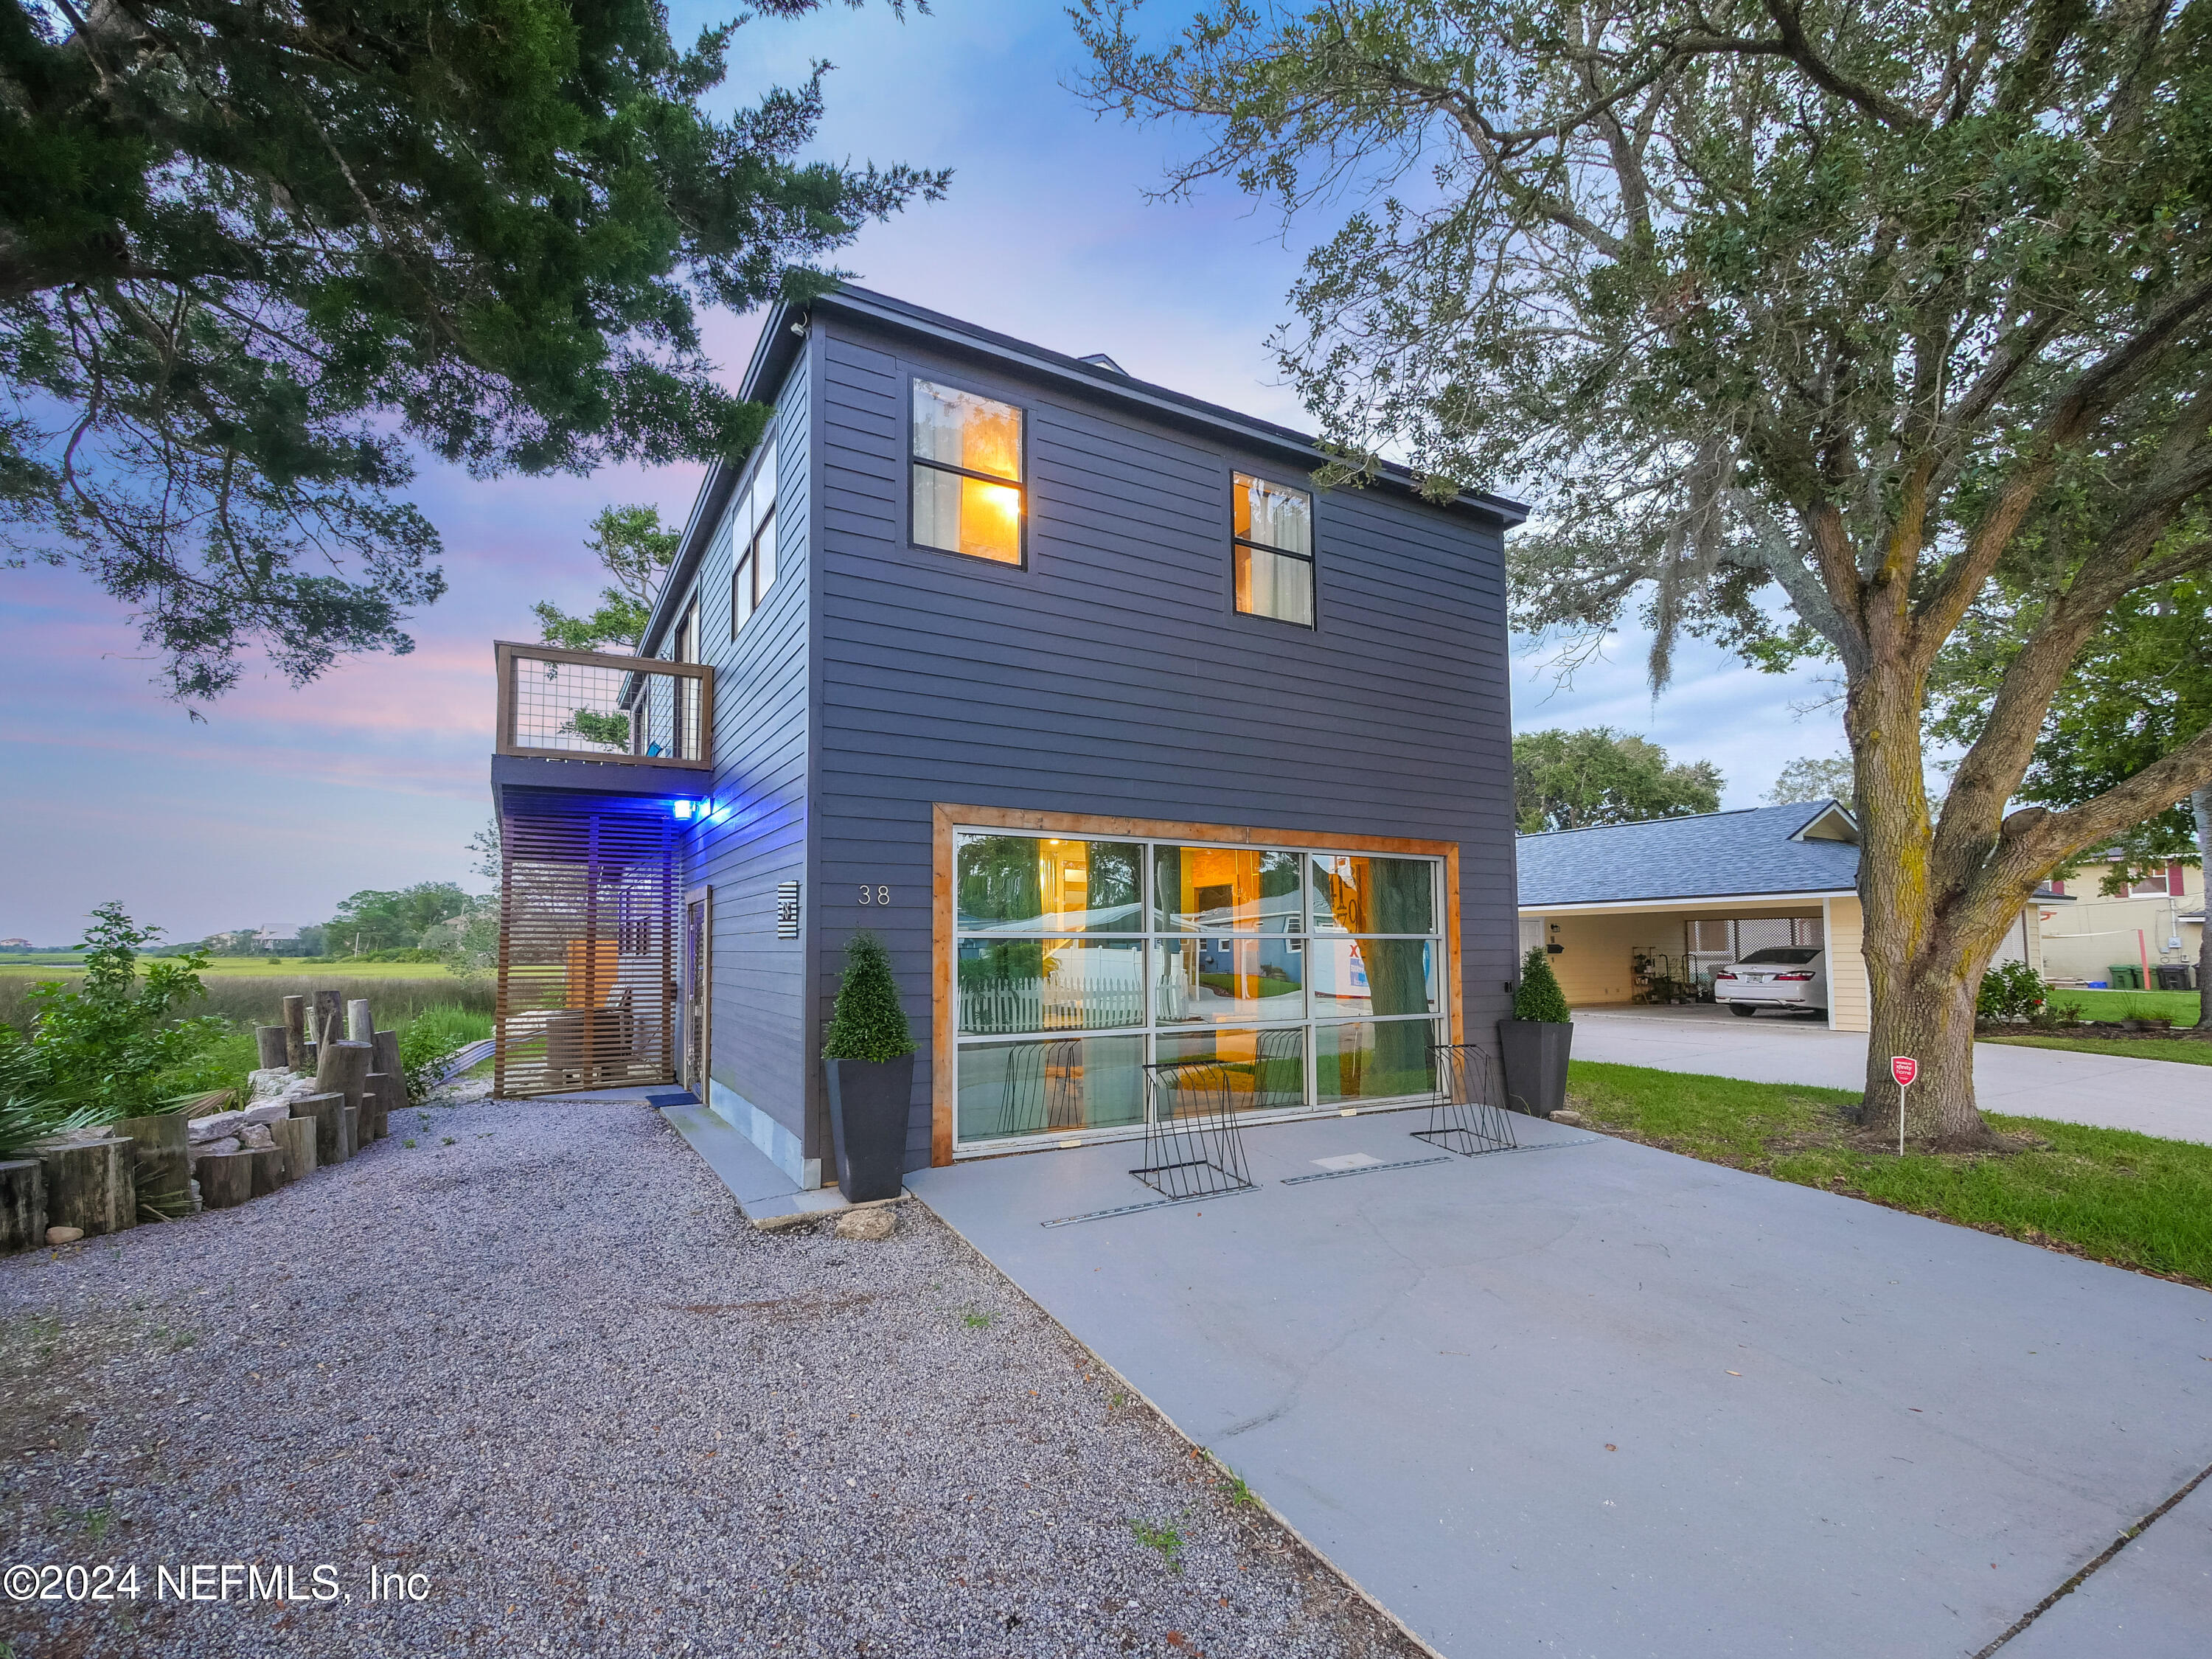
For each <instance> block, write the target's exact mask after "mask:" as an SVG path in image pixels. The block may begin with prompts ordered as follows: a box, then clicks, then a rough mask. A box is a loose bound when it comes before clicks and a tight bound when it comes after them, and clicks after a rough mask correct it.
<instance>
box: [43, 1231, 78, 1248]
mask: <svg viewBox="0 0 2212 1659" xmlns="http://www.w3.org/2000/svg"><path fill="white" fill-rule="evenodd" d="M82 1237H84V1229H83V1228H82V1227H49V1228H47V1229H46V1243H49V1244H74V1243H76V1242H77V1240H79V1239H80V1238H82Z"/></svg>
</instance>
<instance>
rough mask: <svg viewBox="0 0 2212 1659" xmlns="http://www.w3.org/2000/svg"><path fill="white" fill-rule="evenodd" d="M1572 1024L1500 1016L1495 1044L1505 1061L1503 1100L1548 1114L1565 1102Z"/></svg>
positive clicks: (1518, 1109)
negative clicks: (1496, 1043)
mask: <svg viewBox="0 0 2212 1659" xmlns="http://www.w3.org/2000/svg"><path fill="white" fill-rule="evenodd" d="M1574 1036H1575V1028H1574V1027H1573V1026H1572V1025H1569V1024H1564V1023H1560V1022H1555V1021H1552V1020H1547V1019H1501V1020H1499V1021H1498V1051H1499V1053H1500V1054H1502V1055H1503V1056H1504V1060H1505V1103H1506V1104H1507V1105H1509V1106H1510V1107H1511V1108H1512V1109H1514V1110H1515V1111H1516V1112H1526V1113H1528V1115H1530V1116H1532V1117H1549V1116H1551V1115H1552V1114H1553V1113H1554V1112H1556V1111H1558V1110H1559V1108H1560V1107H1562V1106H1564V1105H1565V1104H1566V1103H1567V1051H1568V1049H1569V1048H1571V1047H1572V1046H1573V1044H1574Z"/></svg>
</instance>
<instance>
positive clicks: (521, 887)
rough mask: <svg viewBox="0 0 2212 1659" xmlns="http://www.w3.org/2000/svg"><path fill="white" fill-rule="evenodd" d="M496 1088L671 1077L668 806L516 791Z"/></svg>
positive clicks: (505, 853)
mask: <svg viewBox="0 0 2212 1659" xmlns="http://www.w3.org/2000/svg"><path fill="white" fill-rule="evenodd" d="M500 845H501V879H500V918H499V921H500V932H499V998H498V1003H497V1006H496V1010H495V1019H496V1022H497V1024H496V1030H495V1043H496V1047H495V1049H494V1056H493V1073H494V1085H493V1086H494V1089H495V1092H496V1093H497V1094H499V1095H501V1096H502V1097H516V1096H523V1095H541V1094H554V1093H558V1092H560V1091H564V1090H570V1089H605V1088H614V1087H620V1086H626V1085H633V1084H659V1083H669V1082H672V1081H673V1080H674V1079H675V1075H676V1036H677V1012H678V1011H677V1004H678V990H677V985H676V967H677V955H676V951H677V927H678V921H679V918H680V915H681V900H682V893H681V889H680V885H679V882H680V872H679V870H678V863H679V858H678V854H679V850H680V849H679V848H678V843H677V826H676V824H675V823H674V822H673V820H672V817H671V813H670V811H669V807H668V803H667V802H665V801H661V800H617V801H580V800H576V799H568V798H562V797H559V796H544V795H524V794H520V793H510V795H509V796H508V799H507V810H506V811H505V813H504V814H503V815H502V816H501V820H500Z"/></svg>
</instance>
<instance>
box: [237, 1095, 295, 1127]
mask: <svg viewBox="0 0 2212 1659" xmlns="http://www.w3.org/2000/svg"><path fill="white" fill-rule="evenodd" d="M241 1115H242V1116H243V1117H244V1118H245V1120H246V1122H247V1123H249V1124H254V1125H259V1124H263V1123H282V1122H283V1121H284V1120H285V1119H286V1118H288V1117H289V1116H291V1115H292V1108H291V1104H290V1103H289V1102H288V1101H283V1100H270V1101H264V1102H262V1103H258V1104H257V1105H252V1106H249V1107H247V1108H246V1110H245V1111H244V1112H243V1113H242V1114H241Z"/></svg>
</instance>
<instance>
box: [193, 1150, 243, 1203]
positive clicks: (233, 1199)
mask: <svg viewBox="0 0 2212 1659" xmlns="http://www.w3.org/2000/svg"><path fill="white" fill-rule="evenodd" d="M253 1158H254V1154H253V1153H252V1152H203V1153H201V1154H200V1163H199V1181H200V1201H201V1202H202V1203H203V1204H204V1205H206V1206H207V1207H208V1208H209V1209H210V1210H234V1209H236V1208H237V1207H238V1206H240V1205H241V1204H243V1203H245V1202H246V1200H247V1199H249V1198H251V1197H252V1196H253Z"/></svg>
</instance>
